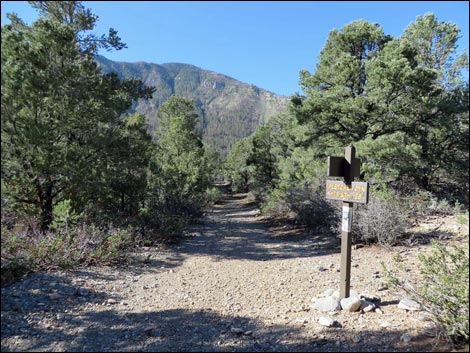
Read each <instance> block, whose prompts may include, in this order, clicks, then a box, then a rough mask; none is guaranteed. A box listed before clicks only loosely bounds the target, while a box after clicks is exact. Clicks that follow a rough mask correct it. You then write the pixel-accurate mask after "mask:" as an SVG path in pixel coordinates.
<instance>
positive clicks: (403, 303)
mask: <svg viewBox="0 0 470 353" xmlns="http://www.w3.org/2000/svg"><path fill="white" fill-rule="evenodd" d="M398 308H399V309H405V310H411V311H416V310H419V309H421V305H420V304H419V303H417V302H415V301H414V300H411V299H410V298H403V299H402V300H400V302H399V303H398Z"/></svg>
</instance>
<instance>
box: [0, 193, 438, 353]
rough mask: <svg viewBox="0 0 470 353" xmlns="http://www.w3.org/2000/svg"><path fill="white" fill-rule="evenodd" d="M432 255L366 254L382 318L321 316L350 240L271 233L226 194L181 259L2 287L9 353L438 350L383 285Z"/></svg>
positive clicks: (177, 254)
mask: <svg viewBox="0 0 470 353" xmlns="http://www.w3.org/2000/svg"><path fill="white" fill-rule="evenodd" d="M421 250H424V248H422V247H416V248H415V249H413V251H412V250H410V249H408V248H403V247H398V248H396V249H394V250H393V251H387V250H384V249H382V248H378V247H368V248H360V249H357V250H354V251H353V257H352V266H353V271H352V272H353V273H352V279H351V283H352V288H353V289H357V290H358V291H367V292H370V293H373V294H374V293H375V294H377V293H378V294H379V295H380V297H381V310H382V313H381V314H380V313H375V312H372V313H366V314H360V313H346V312H340V313H336V314H331V315H328V314H321V313H318V312H316V311H315V310H314V309H311V308H310V307H309V305H310V303H311V299H312V297H315V296H316V297H318V296H319V295H320V294H321V293H323V292H324V291H325V290H326V289H328V288H337V287H338V286H339V272H338V269H339V261H340V256H339V255H340V254H339V251H340V248H339V239H338V238H337V237H334V236H331V235H329V236H325V235H308V236H307V235H306V234H305V233H302V232H298V231H297V232H294V231H291V230H289V229H273V228H269V226H268V224H267V223H266V222H265V220H264V219H263V218H262V217H260V216H259V211H258V210H257V209H256V207H255V206H254V204H252V203H250V202H248V201H247V197H246V195H245V194H238V195H225V196H224V199H223V200H222V202H221V203H219V204H217V205H215V207H214V208H213V210H211V211H210V212H209V213H208V214H207V215H206V217H205V218H204V220H203V221H202V222H201V224H199V225H197V226H194V227H192V228H191V229H189V230H188V232H187V235H186V236H185V238H184V240H183V241H182V242H181V244H179V245H178V246H175V247H173V248H171V249H169V250H162V249H160V250H155V249H154V248H144V249H142V251H141V252H139V253H137V254H134V261H133V263H132V264H130V265H128V266H124V267H119V268H116V267H104V266H100V267H96V268H86V269H80V270H74V271H66V272H52V273H37V274H34V275H30V276H28V277H26V278H25V279H23V280H22V281H20V282H17V283H15V284H13V285H11V286H9V287H6V288H2V351H371V352H372V351H407V350H410V351H430V350H433V349H434V350H436V349H437V348H435V347H433V346H432V345H431V339H430V338H429V337H428V336H426V333H428V334H429V333H430V331H429V330H430V329H431V327H432V325H431V324H430V323H429V322H428V321H425V320H424V318H423V317H422V313H419V312H407V311H404V310H402V309H398V308H397V305H396V304H397V303H398V299H399V297H398V296H397V294H396V293H393V292H392V291H390V290H384V288H383V287H384V286H383V283H382V280H383V278H382V267H381V262H382V261H385V262H387V261H390V259H391V258H392V257H393V255H394V254H396V253H397V252H401V253H402V254H403V255H404V256H405V258H406V259H407V261H409V263H410V266H412V265H413V264H414V263H415V261H416V256H415V253H417V252H418V251H421ZM320 316H330V317H332V318H333V319H334V320H336V321H337V322H338V323H339V324H338V325H337V326H336V327H334V328H327V327H323V326H321V325H319V323H318V319H319V317H320ZM426 330H427V331H426ZM404 334H406V335H405V336H404ZM403 337H409V338H410V340H407V339H403ZM400 338H402V339H400Z"/></svg>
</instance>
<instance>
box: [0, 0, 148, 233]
mask: <svg viewBox="0 0 470 353" xmlns="http://www.w3.org/2000/svg"><path fill="white" fill-rule="evenodd" d="M31 4H32V6H33V7H35V8H37V9H38V10H39V12H40V17H39V19H38V20H37V21H35V22H34V23H33V24H32V25H31V26H28V25H26V24H25V23H24V22H23V21H21V19H20V18H18V17H17V16H16V15H14V14H8V16H9V18H10V20H11V24H8V25H5V26H3V27H2V44H1V46H2V47H1V48H2V56H1V60H2V61H1V62H2V78H1V85H2V98H1V111H2V181H3V182H4V184H5V190H6V195H5V196H3V195H2V197H5V199H6V202H7V207H8V208H10V209H13V208H14V209H16V211H19V210H22V211H27V212H29V213H32V214H33V215H36V214H38V213H39V218H40V224H41V227H42V229H47V228H48V227H49V225H50V224H51V222H52V218H53V212H52V210H53V206H54V204H56V203H57V202H59V201H60V200H63V199H66V198H69V199H72V201H73V203H74V205H75V207H78V205H80V206H81V207H84V206H85V204H86V203H91V202H94V201H99V200H101V199H103V198H104V195H103V194H102V190H103V189H102V188H101V186H102V185H103V184H104V183H106V181H107V180H109V178H110V177H109V173H110V172H111V171H112V170H113V168H112V167H111V166H112V165H113V164H114V163H116V162H117V160H116V158H114V157H115V153H113V152H112V151H110V148H112V144H110V141H111V140H112V137H113V136H115V135H116V134H118V135H119V131H120V129H121V127H122V124H121V119H120V116H121V115H122V114H123V113H124V112H126V110H127V109H129V108H130V107H131V104H132V102H133V101H134V100H136V99H138V98H149V97H150V96H151V93H152V90H151V89H148V88H146V87H144V86H143V85H142V83H141V82H140V81H138V80H124V81H121V80H119V79H118V78H117V76H116V75H115V74H108V75H103V74H102V73H101V72H100V70H99V68H98V67H97V65H96V63H95V61H94V59H93V56H94V55H95V54H96V53H97V50H98V49H99V48H106V49H108V50H111V49H116V50H118V49H122V48H123V47H125V44H124V43H122V42H121V40H120V38H119V37H118V36H117V33H116V31H114V30H113V29H110V31H109V34H108V35H103V36H101V37H97V36H96V35H94V34H88V31H90V30H92V29H93V28H94V26H95V23H96V20H97V16H95V15H93V14H92V13H91V12H90V10H89V9H85V8H84V7H83V5H81V3H80V2H76V1H61V2H54V1H37V2H31ZM113 156H114V157H113Z"/></svg>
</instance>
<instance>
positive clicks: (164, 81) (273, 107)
mask: <svg viewBox="0 0 470 353" xmlns="http://www.w3.org/2000/svg"><path fill="white" fill-rule="evenodd" d="M96 61H97V62H98V64H99V65H100V67H101V69H102V70H103V72H111V71H114V72H116V73H117V75H118V76H119V77H126V78H139V79H141V80H142V81H143V82H144V84H145V85H148V86H154V87H155V88H156V90H155V93H154V95H153V98H152V99H150V100H148V101H144V100H139V101H138V102H137V103H135V104H134V106H133V107H132V109H131V111H132V112H140V113H143V114H145V115H146V116H147V119H148V124H149V129H150V131H151V132H154V131H155V130H156V128H157V126H158V121H157V112H158V108H159V107H160V105H161V104H162V103H163V102H164V101H165V100H166V99H167V98H168V97H170V96H171V95H179V96H183V97H186V98H189V99H191V100H193V102H194V105H195V107H196V111H197V113H198V114H199V116H200V117H201V121H200V123H199V128H200V129H201V131H202V134H203V140H204V141H205V142H206V143H207V144H208V145H210V146H211V147H212V148H214V149H215V150H218V151H219V152H221V153H222V154H226V153H227V151H228V150H229V149H230V147H231V145H232V144H233V143H234V142H235V141H237V140H239V139H240V138H243V137H246V136H249V135H250V134H251V133H252V132H253V131H254V130H255V129H256V127H257V126H258V125H259V124H262V123H264V122H266V121H268V120H269V119H270V118H271V117H273V116H275V115H277V114H279V113H281V112H282V111H283V110H285V108H286V107H287V102H288V99H289V97H288V96H282V95H277V94H275V93H272V92H270V91H267V90H265V89H262V88H259V87H257V86H255V85H253V84H248V83H244V82H241V81H239V80H236V79H234V78H232V77H230V76H227V75H224V74H221V73H218V72H215V71H210V70H205V69H202V68H200V67H197V66H195V65H192V64H184V63H164V64H155V63H148V62H145V61H139V62H133V63H131V62H123V61H113V60H110V59H107V58H105V57H103V56H97V57H96Z"/></svg>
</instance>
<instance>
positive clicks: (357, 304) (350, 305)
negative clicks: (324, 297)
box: [341, 296, 361, 312]
mask: <svg viewBox="0 0 470 353" xmlns="http://www.w3.org/2000/svg"><path fill="white" fill-rule="evenodd" d="M341 308H342V309H343V310H347V311H349V312H354V311H358V310H359V309H360V308H361V299H360V298H359V297H355V296H353V297H348V298H343V299H341Z"/></svg>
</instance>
